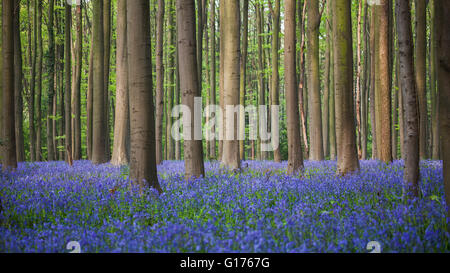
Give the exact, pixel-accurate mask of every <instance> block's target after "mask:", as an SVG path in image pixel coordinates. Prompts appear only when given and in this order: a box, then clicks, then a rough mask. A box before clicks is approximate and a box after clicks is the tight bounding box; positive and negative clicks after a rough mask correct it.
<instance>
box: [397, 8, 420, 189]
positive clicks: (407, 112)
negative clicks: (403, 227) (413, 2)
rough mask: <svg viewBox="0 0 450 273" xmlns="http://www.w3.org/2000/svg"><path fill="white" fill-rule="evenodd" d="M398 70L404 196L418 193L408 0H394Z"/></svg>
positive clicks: (411, 40) (417, 142) (416, 114)
mask: <svg viewBox="0 0 450 273" xmlns="http://www.w3.org/2000/svg"><path fill="white" fill-rule="evenodd" d="M395 12H396V16H397V31H398V47H399V62H400V67H399V72H400V82H401V83H400V84H401V86H402V88H401V90H402V101H403V111H404V121H403V123H404V127H405V128H404V130H405V136H404V138H405V140H404V146H405V174H404V177H403V180H404V182H405V191H406V194H407V195H408V196H413V197H417V196H419V178H420V172H419V116H418V113H419V111H418V108H417V105H418V101H417V95H418V94H417V92H416V85H415V79H414V61H413V60H414V59H413V39H412V30H411V10H410V6H409V1H407V0H397V1H396V9H395Z"/></svg>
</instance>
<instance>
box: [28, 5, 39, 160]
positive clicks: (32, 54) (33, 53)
mask: <svg viewBox="0 0 450 273" xmlns="http://www.w3.org/2000/svg"><path fill="white" fill-rule="evenodd" d="M34 2H35V4H34V9H33V11H34V12H33V24H31V20H30V19H31V16H30V6H31V4H30V3H29V2H28V18H29V24H28V32H29V33H28V43H29V45H28V46H29V47H28V50H29V51H30V52H29V53H28V55H29V58H30V64H31V69H30V97H29V100H28V107H29V114H28V123H29V138H30V160H31V161H35V160H36V153H35V151H36V130H35V108H34V106H35V87H36V49H37V35H36V33H37V9H36V7H37V1H36V0H34ZM31 25H33V34H34V35H33V39H31Z"/></svg>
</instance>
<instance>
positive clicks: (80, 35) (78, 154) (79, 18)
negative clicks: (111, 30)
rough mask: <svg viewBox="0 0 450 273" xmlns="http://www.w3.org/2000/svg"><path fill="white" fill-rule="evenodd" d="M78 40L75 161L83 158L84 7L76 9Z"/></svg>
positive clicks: (75, 92)
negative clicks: (82, 72)
mask: <svg viewBox="0 0 450 273" xmlns="http://www.w3.org/2000/svg"><path fill="white" fill-rule="evenodd" d="M76 21H77V23H76V28H77V40H76V43H75V70H74V72H73V73H74V83H73V84H74V90H72V94H73V99H72V114H73V115H72V125H73V135H72V137H73V144H74V145H73V160H80V159H81V158H82V152H81V66H82V56H83V31H82V28H83V21H82V5H78V6H77V7H76Z"/></svg>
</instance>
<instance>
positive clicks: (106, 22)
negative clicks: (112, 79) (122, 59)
mask: <svg viewBox="0 0 450 273" xmlns="http://www.w3.org/2000/svg"><path fill="white" fill-rule="evenodd" d="M103 33H104V38H103V39H104V40H103V46H104V51H103V52H104V54H105V56H104V59H103V62H104V68H103V73H104V79H103V88H104V95H103V98H104V100H105V102H104V111H105V114H104V115H105V122H106V131H105V132H106V138H105V143H104V144H105V146H106V147H105V153H106V155H105V156H106V157H107V158H110V156H111V151H110V150H111V147H110V130H111V129H110V127H111V126H110V123H109V121H110V111H109V105H110V94H109V70H110V63H111V0H103Z"/></svg>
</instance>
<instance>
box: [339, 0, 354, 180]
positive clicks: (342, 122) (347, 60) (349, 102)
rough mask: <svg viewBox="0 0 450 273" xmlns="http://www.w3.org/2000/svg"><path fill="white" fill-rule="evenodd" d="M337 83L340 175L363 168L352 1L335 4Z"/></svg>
mask: <svg viewBox="0 0 450 273" xmlns="http://www.w3.org/2000/svg"><path fill="white" fill-rule="evenodd" d="M333 38H334V80H335V92H336V93H335V98H336V137H337V155H338V163H337V164H338V172H339V174H341V175H346V174H348V173H351V172H354V171H356V170H358V169H359V161H358V154H357V149H356V130H355V114H354V107H353V94H352V93H353V92H352V90H353V88H352V84H353V65H352V62H353V60H352V58H353V53H352V52H353V50H352V18H351V3H350V2H349V1H334V2H333Z"/></svg>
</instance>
